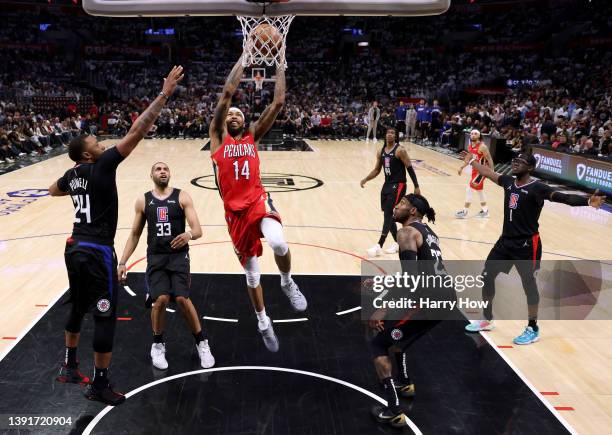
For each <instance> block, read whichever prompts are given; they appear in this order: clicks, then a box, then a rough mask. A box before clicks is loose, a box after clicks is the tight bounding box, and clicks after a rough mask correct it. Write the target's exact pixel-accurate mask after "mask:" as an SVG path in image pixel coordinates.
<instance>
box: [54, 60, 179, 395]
mask: <svg viewBox="0 0 612 435" xmlns="http://www.w3.org/2000/svg"><path fill="white" fill-rule="evenodd" d="M182 79H183V68H182V67H180V66H178V67H174V68H173V69H172V71H170V74H168V77H166V79H165V81H164V86H163V89H162V91H161V92H160V93H159V95H158V96H157V98H156V99H155V100H153V102H152V103H151V104H150V105H149V107H148V108H147V109H146V110H145V111H144V112H143V113H142V115H140V116H139V117H138V119H137V120H136V121H135V122H134V124H133V125H132V128H131V129H130V131H129V132H128V133H127V135H126V136H125V137H124V138H123V139H122V140H120V141H119V143H118V144H117V145H116V146H115V147H113V148H109V149H108V150H107V149H105V147H104V145H101V144H100V143H99V142H98V140H97V138H96V137H95V136H91V135H81V136H78V137H77V138H75V139H73V140H72V141H71V142H70V144H69V145H68V156H69V157H70V159H72V160H73V161H74V162H76V165H75V166H74V167H73V168H71V169H69V170H68V171H66V173H65V174H64V175H63V176H62V177H61V178H60V179H59V180H57V181H56V182H55V183H53V184H52V185H51V186H50V187H49V193H50V194H51V196H65V195H70V196H71V197H72V202H73V204H74V218H73V220H74V227H73V230H72V235H71V236H70V237H69V238H68V240H66V249H65V251H64V258H65V260H66V269H67V270H68V282H69V284H70V302H71V303H72V307H71V309H70V314H69V316H68V321H67V323H66V328H65V340H66V356H65V361H64V363H63V364H62V366H61V368H60V373H59V376H58V377H57V380H58V381H59V382H64V383H75V384H88V385H87V388H86V389H85V392H84V395H85V397H86V398H87V399H89V400H97V401H99V402H103V403H106V404H108V405H120V404H121V403H123V402H124V401H125V396H124V395H123V394H120V393H117V392H115V391H113V389H112V387H111V385H110V383H109V381H108V368H109V366H110V362H111V356H112V350H113V339H114V336H115V321H116V310H117V293H118V285H117V275H116V272H115V270H116V268H117V257H116V255H115V250H114V249H113V244H114V239H115V232H116V231H117V216H118V202H119V201H118V198H117V183H116V181H115V177H116V172H117V167H118V166H119V164H120V163H121V162H122V161H123V159H125V158H126V157H127V156H129V155H130V153H131V152H132V151H134V149H135V148H136V146H137V145H138V143H139V142H140V141H141V140H142V139H143V138H144V136H145V135H146V134H147V133H148V132H149V130H150V129H151V126H152V125H153V123H154V122H155V120H156V119H157V118H158V116H159V113H160V112H161V109H162V107H164V104H165V103H166V101H168V98H169V97H170V95H172V93H173V92H174V90H175V89H176V86H177V84H178V82H180V81H181V80H182ZM88 312H89V313H91V314H92V315H93V318H94V322H95V329H94V339H93V349H94V378H93V381H92V382H91V384H90V383H89V378H88V377H86V376H83V375H82V374H81V372H80V371H79V363H78V359H77V346H78V344H79V337H80V332H81V323H82V321H83V317H84V316H85V314H86V313H88Z"/></svg>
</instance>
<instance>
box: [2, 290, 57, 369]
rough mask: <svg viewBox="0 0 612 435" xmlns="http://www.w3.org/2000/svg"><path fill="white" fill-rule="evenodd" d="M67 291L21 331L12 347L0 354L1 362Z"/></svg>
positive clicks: (9, 346)
mask: <svg viewBox="0 0 612 435" xmlns="http://www.w3.org/2000/svg"><path fill="white" fill-rule="evenodd" d="M66 290H68V287H66V288H65V289H64V290H62V291H61V292H60V293H58V295H57V296H56V297H55V298H54V299H53V300H52V301H51V302H49V305H48V306H47V307H46V308H45V309H44V310H42V311H41V312H40V314H38V317H36V318H35V319H34V320H32V321H31V322H30V323H29V324H28V326H26V327H25V328H23V330H22V331H21V334H19V336H18V337H15V341H13V342H12V343H11V344H10V345H8V346H7V347H6V349H4V351H2V353H1V354H0V361H2V360H3V359H4V357H6V356H7V355H8V354H9V352H10V351H11V350H13V348H14V347H15V346H17V343H19V342H20V341H21V340H22V339H23V337H25V336H26V334H27V333H28V332H30V330H31V329H32V328H33V327H34V325H36V324H37V323H38V321H39V320H40V319H42V318H43V317H44V316H45V314H47V312H48V311H49V310H50V309H51V307H52V306H53V305H55V303H56V302H57V301H59V300H60V298H61V297H62V296H63V295H64V293H66Z"/></svg>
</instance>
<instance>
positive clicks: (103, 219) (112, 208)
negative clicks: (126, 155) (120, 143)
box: [57, 147, 123, 246]
mask: <svg viewBox="0 0 612 435" xmlns="http://www.w3.org/2000/svg"><path fill="white" fill-rule="evenodd" d="M122 161H123V157H122V156H121V154H119V151H117V148H115V147H113V148H110V149H108V150H106V151H104V152H103V153H102V155H101V156H100V158H98V160H96V161H95V162H94V163H79V164H77V165H76V166H74V167H73V168H71V169H69V170H67V171H66V173H65V174H64V175H63V176H62V177H61V178H60V179H59V180H57V187H58V188H59V189H60V190H61V191H63V192H66V193H68V194H69V195H70V196H71V198H72V203H73V205H74V221H73V222H74V226H73V229H72V236H73V237H74V238H75V239H77V240H83V241H89V242H94V243H100V244H103V245H109V246H112V245H113V241H114V239H115V232H116V231H117V214H118V202H119V201H118V199H117V183H116V181H115V177H116V173H117V166H119V163H121V162H122Z"/></svg>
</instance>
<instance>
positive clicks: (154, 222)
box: [144, 189, 189, 255]
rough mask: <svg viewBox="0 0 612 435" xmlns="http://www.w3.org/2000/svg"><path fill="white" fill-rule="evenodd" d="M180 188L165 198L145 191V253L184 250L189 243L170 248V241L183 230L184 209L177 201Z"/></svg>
mask: <svg viewBox="0 0 612 435" xmlns="http://www.w3.org/2000/svg"><path fill="white" fill-rule="evenodd" d="M180 193H181V190H180V189H173V190H172V193H171V194H170V196H168V197H167V198H166V199H159V198H156V197H155V196H153V193H152V192H150V191H149V192H147V193H145V209H144V212H145V217H146V218H147V255H151V254H172V253H176V252H186V251H188V250H189V245H185V246H183V247H182V248H180V249H172V248H171V247H170V242H172V240H173V239H174V238H175V237H176V236H178V235H179V234H183V233H184V232H185V211H184V210H183V208H182V207H181V204H180V203H179V194H180Z"/></svg>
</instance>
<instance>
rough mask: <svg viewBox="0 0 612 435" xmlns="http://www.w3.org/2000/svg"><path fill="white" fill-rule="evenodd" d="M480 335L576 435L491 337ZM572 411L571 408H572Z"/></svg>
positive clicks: (568, 428) (573, 434)
mask: <svg viewBox="0 0 612 435" xmlns="http://www.w3.org/2000/svg"><path fill="white" fill-rule="evenodd" d="M479 334H480V335H482V336H483V337H484V339H485V340H487V342H488V343H489V344H490V345H491V347H492V348H493V349H495V352H497V353H498V354H499V356H500V357H502V359H503V360H504V361H506V364H508V366H509V367H510V368H511V369H512V370H514V373H516V375H517V376H518V377H519V378H521V380H522V381H523V383H524V384H525V385H526V386H527V387H529V389H530V390H531V391H532V392H533V394H535V395H536V397H537V398H538V399H540V400H541V401H542V403H543V404H544V406H546V407H547V408H548V410H549V411H550V412H552V414H553V415H554V416H555V417H557V420H559V422H560V423H561V424H562V425H563V426H564V427H565V428H566V429H567V430H568V431H569V433H571V434H572V435H578V431H576V429H574V428H573V427H572V426H570V424H569V423H568V422H567V420H565V418H563V417H562V416H561V414H559V410H557V408H556V407H554V406H552V405H551V404H550V403H549V402H548V400H546V399H545V398H544V396H543V395H542V394H541V393H540V392H539V391H538V390H537V389H536V388H535V387H534V386H533V384H532V383H531V382H530V381H529V380H528V379H527V377H526V376H525V375H524V374H523V372H521V371H520V370H519V369H518V367H516V366H515V365H514V363H513V362H512V361H510V358H508V357H507V356H506V354H504V353H503V352H502V351H500V350H499V348H498V347H497V345H496V344H495V342H494V341H493V339H492V338H491V337H489V334H487V333H484V332H480V333H479ZM572 410H573V408H572Z"/></svg>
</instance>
